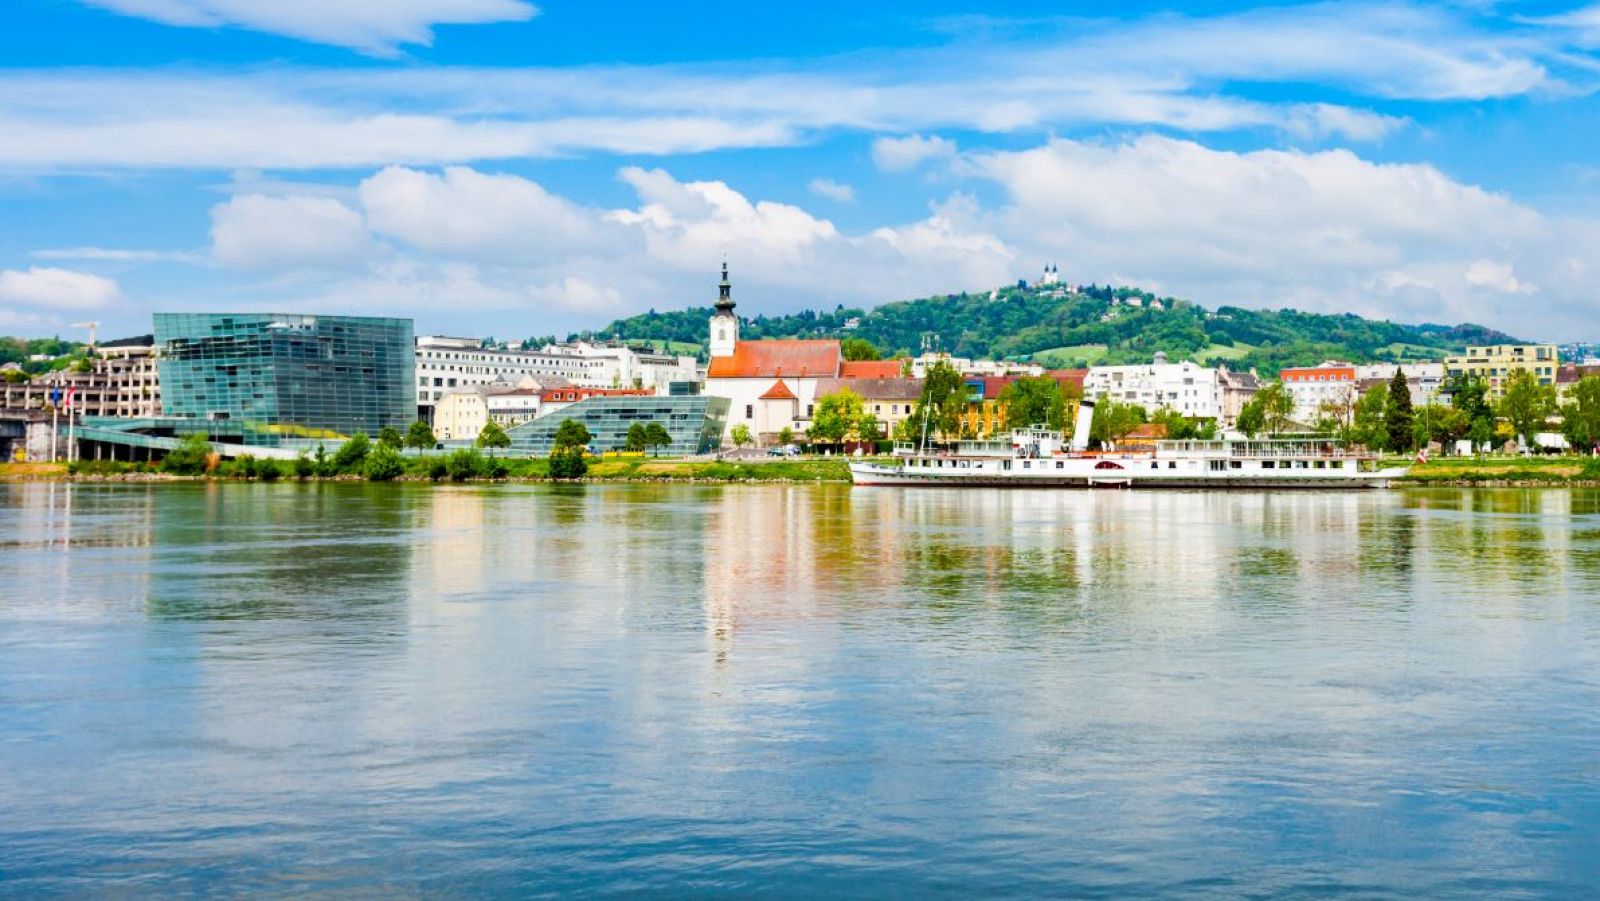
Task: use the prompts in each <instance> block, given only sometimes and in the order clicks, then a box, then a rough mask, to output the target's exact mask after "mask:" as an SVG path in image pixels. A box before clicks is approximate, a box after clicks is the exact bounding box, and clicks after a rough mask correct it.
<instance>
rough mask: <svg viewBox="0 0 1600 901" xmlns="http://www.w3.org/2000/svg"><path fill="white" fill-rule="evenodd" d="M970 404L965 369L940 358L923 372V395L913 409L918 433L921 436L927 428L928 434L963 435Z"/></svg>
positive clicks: (914, 422)
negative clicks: (962, 373) (964, 377)
mask: <svg viewBox="0 0 1600 901" xmlns="http://www.w3.org/2000/svg"><path fill="white" fill-rule="evenodd" d="M966 406H967V384H966V381H965V380H964V379H962V377H961V373H960V372H959V371H957V370H956V368H955V367H954V366H951V365H950V363H949V362H948V361H946V360H938V361H936V362H935V363H934V364H933V365H932V366H929V367H928V369H927V372H926V374H925V375H924V376H923V379H922V398H921V399H920V400H918V401H917V407H916V409H915V410H913V411H912V413H911V422H912V428H913V429H915V430H916V431H915V432H914V434H915V436H916V437H917V439H918V440H921V439H922V437H923V436H924V432H926V433H927V437H932V436H934V435H938V436H940V437H944V438H949V437H953V436H956V435H959V434H960V433H961V413H962V411H963V410H965V409H966ZM924 423H926V428H924Z"/></svg>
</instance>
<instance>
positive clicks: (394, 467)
mask: <svg viewBox="0 0 1600 901" xmlns="http://www.w3.org/2000/svg"><path fill="white" fill-rule="evenodd" d="M405 471H406V461H405V460H404V459H402V458H401V457H400V452H399V451H397V450H395V449H394V448H393V447H390V446H389V445H387V444H380V445H378V447H377V449H376V450H374V451H372V453H370V454H367V458H366V461H365V462H363V463H362V465H361V474H362V475H364V476H366V477H367V481H369V482H392V481H394V480H395V479H397V478H399V477H400V476H401V475H403V474H405Z"/></svg>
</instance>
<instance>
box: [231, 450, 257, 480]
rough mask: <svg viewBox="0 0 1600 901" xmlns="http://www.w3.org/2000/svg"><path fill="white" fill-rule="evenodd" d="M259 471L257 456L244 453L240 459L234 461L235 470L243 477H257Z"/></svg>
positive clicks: (235, 472)
mask: <svg viewBox="0 0 1600 901" xmlns="http://www.w3.org/2000/svg"><path fill="white" fill-rule="evenodd" d="M258 471H259V470H258V468H257V466H256V458H255V457H252V456H250V455H249V454H244V455H243V456H241V457H239V459H237V460H235V461H233V472H234V474H235V475H237V476H238V477H239V478H241V479H253V478H255V477H256V474H257V472H258Z"/></svg>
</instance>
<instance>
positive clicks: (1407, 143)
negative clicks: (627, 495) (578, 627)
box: [0, 0, 1600, 340]
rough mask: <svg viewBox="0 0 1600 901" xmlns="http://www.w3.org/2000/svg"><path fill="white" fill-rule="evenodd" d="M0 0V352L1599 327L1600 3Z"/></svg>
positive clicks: (1556, 333) (1585, 333)
mask: <svg viewBox="0 0 1600 901" xmlns="http://www.w3.org/2000/svg"><path fill="white" fill-rule="evenodd" d="M754 6H755V5H752V4H738V3H704V4H690V3H683V4H659V3H649V4H645V3H640V4H621V3H615V4H596V3H568V2H560V0H549V2H542V3H539V4H538V5H534V4H532V3H528V2H524V0H274V2H273V3H261V2H257V0H11V2H10V3H8V4H7V6H6V11H5V12H4V13H3V14H0V16H3V21H4V26H5V27H3V28H0V332H11V333H20V334H30V335H33V334H54V333H70V329H69V328H68V326H69V325H70V323H73V322H77V321H81V320H86V319H95V320H99V321H102V322H103V323H105V325H104V327H103V332H104V333H107V334H122V333H133V332H137V331H142V330H146V329H148V323H149V314H150V313H151V312H152V311H155V310H204V309H217V310H226V309H262V308H273V309H289V310H311V311H320V312H329V313H332V312H350V313H374V314H378V313H381V314H388V315H406V316H412V317H414V318H415V319H416V320H417V327H418V330H419V331H420V332H450V333H469V334H495V335H498V336H502V337H505V336H524V335H532V334H547V333H562V332H565V331H567V330H570V329H574V328H583V327H592V326H599V325H602V324H604V323H605V322H607V321H609V320H610V319H612V318H615V317H617V316H621V315H627V314H629V313H632V312H637V311H641V310H644V309H649V308H652V307H654V308H657V309H669V308H676V307H681V306H685V305H689V304H695V303H704V302H706V301H708V300H709V298H710V296H711V293H712V292H713V291H714V282H715V270H716V268H717V266H718V264H719V262H720V260H721V259H722V258H723V256H726V257H727V258H728V259H729V260H730V263H731V265H732V267H733V270H734V275H735V280H736V296H737V297H738V299H739V301H740V304H741V311H743V312H749V313H755V312H778V311H786V310H793V309H798V308H801V307H805V306H830V307H831V306H832V305H834V304H837V303H846V304H869V305H870V304H874V303H879V302H883V301H887V300H894V299H898V298H904V297H911V296H920V295H924V294H928V293H934V292H946V291H958V290H984V289H987V288H989V287H992V286H994V285H996V284H999V283H1002V282H1007V281H1012V280H1014V279H1016V278H1019V277H1031V276H1033V275H1034V274H1035V273H1037V272H1038V271H1039V269H1040V268H1041V267H1042V266H1043V265H1045V264H1046V263H1052V262H1053V263H1056V264H1057V265H1059V266H1060V269H1061V272H1062V274H1063V276H1065V277H1066V278H1067V279H1069V280H1071V281H1075V282H1089V281H1094V282H1100V283H1104V282H1107V281H1111V282H1116V283H1127V284H1138V285H1141V286H1144V287H1147V288H1150V289H1152V290H1156V291H1160V292H1164V293H1170V294H1174V295H1177V296H1182V297H1188V298H1192V299H1194V300H1197V301H1200V302H1202V303H1206V304H1208V305H1219V304H1229V303H1231V304H1240V305H1247V306H1271V307H1278V306H1294V307H1298V308H1302V309H1308V310H1316V311H1323V312H1342V311H1353V312H1358V313H1362V314H1364V315H1372V316H1381V317H1388V318H1393V319H1397V320H1400V321H1411V322H1422V321H1435V322H1458V321H1475V322H1482V323H1485V324H1489V325H1494V326H1498V327H1501V328H1504V329H1506V330H1508V331H1511V332H1513V333H1516V334H1519V335H1524V336H1527V337H1532V338H1551V339H1562V340H1566V339H1590V340H1593V339H1596V338H1600V311H1597V306H1596V304H1595V302H1594V300H1595V294H1594V289H1593V286H1594V285H1595V284H1597V283H1600V279H1597V278H1596V276H1597V275H1600V207H1597V204H1596V200H1597V199H1600V159H1597V158H1596V154H1595V151H1594V137H1593V136H1594V135H1597V134H1600V103H1597V102H1596V100H1595V90H1596V88H1597V87H1600V5H1585V4H1583V3H1570V2H1569V3H1521V4H1518V3H1492V2H1472V3H1461V4H1432V5H1426V6H1424V5H1407V4H1395V3H1337V4H1287V3H1278V4H1262V5H1258V6H1252V7H1245V6H1240V5H1237V4H1220V3H1191V4H1177V5H1174V4H1150V3H1119V4H1086V3H1077V4H1059V5H1056V6H1053V7H1047V6H1045V5H1044V4H1038V3H1026V4H1024V3H1012V4H1004V3H985V4H971V3H966V4H958V3H947V2H945V3H930V2H921V3H876V4H861V3H854V4H850V5H845V4H842V3H813V4H807V5H798V4H796V5H782V4H776V5H772V6H775V7H782V8H774V9H764V8H763V9H756V8H754Z"/></svg>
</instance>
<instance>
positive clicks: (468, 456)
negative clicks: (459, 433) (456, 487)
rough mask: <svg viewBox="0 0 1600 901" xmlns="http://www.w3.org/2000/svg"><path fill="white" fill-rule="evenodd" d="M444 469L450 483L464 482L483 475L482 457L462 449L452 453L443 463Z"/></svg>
mask: <svg viewBox="0 0 1600 901" xmlns="http://www.w3.org/2000/svg"><path fill="white" fill-rule="evenodd" d="M445 468H446V469H447V470H448V471H449V473H450V481H452V482H465V481H466V480H468V479H475V478H477V477H478V476H480V475H483V473H484V466H483V455H482V454H480V453H478V452H477V451H475V450H473V449H471V448H466V447H464V448H462V449H461V450H458V451H456V452H455V453H452V454H451V455H450V457H449V459H448V460H447V462H446V463H445Z"/></svg>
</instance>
